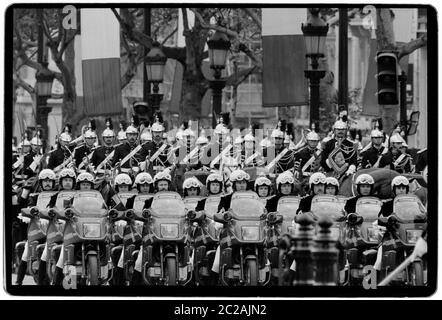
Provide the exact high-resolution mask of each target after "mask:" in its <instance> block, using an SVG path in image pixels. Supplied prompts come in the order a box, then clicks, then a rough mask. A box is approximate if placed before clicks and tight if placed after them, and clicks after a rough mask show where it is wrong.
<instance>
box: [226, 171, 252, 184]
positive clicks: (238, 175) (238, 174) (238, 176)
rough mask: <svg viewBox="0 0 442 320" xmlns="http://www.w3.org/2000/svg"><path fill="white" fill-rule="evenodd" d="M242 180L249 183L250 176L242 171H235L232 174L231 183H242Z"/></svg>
mask: <svg viewBox="0 0 442 320" xmlns="http://www.w3.org/2000/svg"><path fill="white" fill-rule="evenodd" d="M241 180H246V181H249V180H250V176H249V174H248V173H247V172H245V171H243V170H241V169H238V170H234V171H233V172H232V173H231V174H230V181H232V182H235V181H241Z"/></svg>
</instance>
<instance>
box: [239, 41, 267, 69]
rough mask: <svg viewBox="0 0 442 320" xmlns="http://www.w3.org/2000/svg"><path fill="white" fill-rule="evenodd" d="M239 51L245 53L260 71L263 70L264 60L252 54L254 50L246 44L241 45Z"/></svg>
mask: <svg viewBox="0 0 442 320" xmlns="http://www.w3.org/2000/svg"><path fill="white" fill-rule="evenodd" d="M238 48H239V50H240V51H241V52H244V53H245V55H246V56H248V57H249V58H250V59H251V60H252V62H253V63H254V64H255V65H256V66H257V67H258V68H259V69H260V70H262V59H261V58H258V57H257V56H256V55H255V53H254V52H252V50H250V48H249V47H248V46H247V45H246V44H244V43H242V42H241V43H240V44H239V46H238Z"/></svg>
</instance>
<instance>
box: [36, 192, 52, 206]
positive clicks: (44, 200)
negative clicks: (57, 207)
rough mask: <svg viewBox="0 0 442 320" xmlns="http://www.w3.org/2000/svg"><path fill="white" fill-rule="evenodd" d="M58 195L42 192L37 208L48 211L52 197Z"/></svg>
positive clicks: (38, 198)
mask: <svg viewBox="0 0 442 320" xmlns="http://www.w3.org/2000/svg"><path fill="white" fill-rule="evenodd" d="M55 193H56V191H46V192H41V193H40V194H39V195H38V197H37V204H36V207H37V208H39V209H40V210H41V209H46V208H47V206H48V204H49V202H50V201H51V197H52V196H53V195H54V194H55Z"/></svg>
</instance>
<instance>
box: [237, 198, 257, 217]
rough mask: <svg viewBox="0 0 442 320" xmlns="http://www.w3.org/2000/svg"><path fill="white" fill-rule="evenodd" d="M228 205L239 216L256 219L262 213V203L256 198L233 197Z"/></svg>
mask: <svg viewBox="0 0 442 320" xmlns="http://www.w3.org/2000/svg"><path fill="white" fill-rule="evenodd" d="M230 207H231V208H232V210H233V212H234V213H235V214H236V215H237V216H238V217H240V218H252V219H256V218H259V217H260V216H261V214H263V213H264V205H263V204H262V202H261V201H259V200H257V199H235V200H232V202H231V204H230Z"/></svg>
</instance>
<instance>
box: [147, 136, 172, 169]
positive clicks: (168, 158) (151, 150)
mask: <svg viewBox="0 0 442 320" xmlns="http://www.w3.org/2000/svg"><path fill="white" fill-rule="evenodd" d="M163 144H165V143H164V142H162V141H161V142H160V143H159V144H156V143H155V142H153V141H149V142H147V143H145V144H144V145H143V147H142V148H141V150H140V153H139V158H140V160H141V161H145V160H146V157H148V156H149V157H152V156H153V155H154V154H155V153H156V152H157V151H158V149H160V148H161V147H162V146H163ZM171 151H172V146H171V145H170V144H168V143H166V148H165V149H164V150H163V151H162V152H161V153H160V155H159V156H158V157H157V158H156V159H155V160H153V161H149V169H148V172H149V173H150V174H155V173H156V172H160V171H162V170H164V169H165V168H166V167H169V166H171V165H172V164H173V163H174V159H175V156H174V155H173V154H171Z"/></svg>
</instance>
